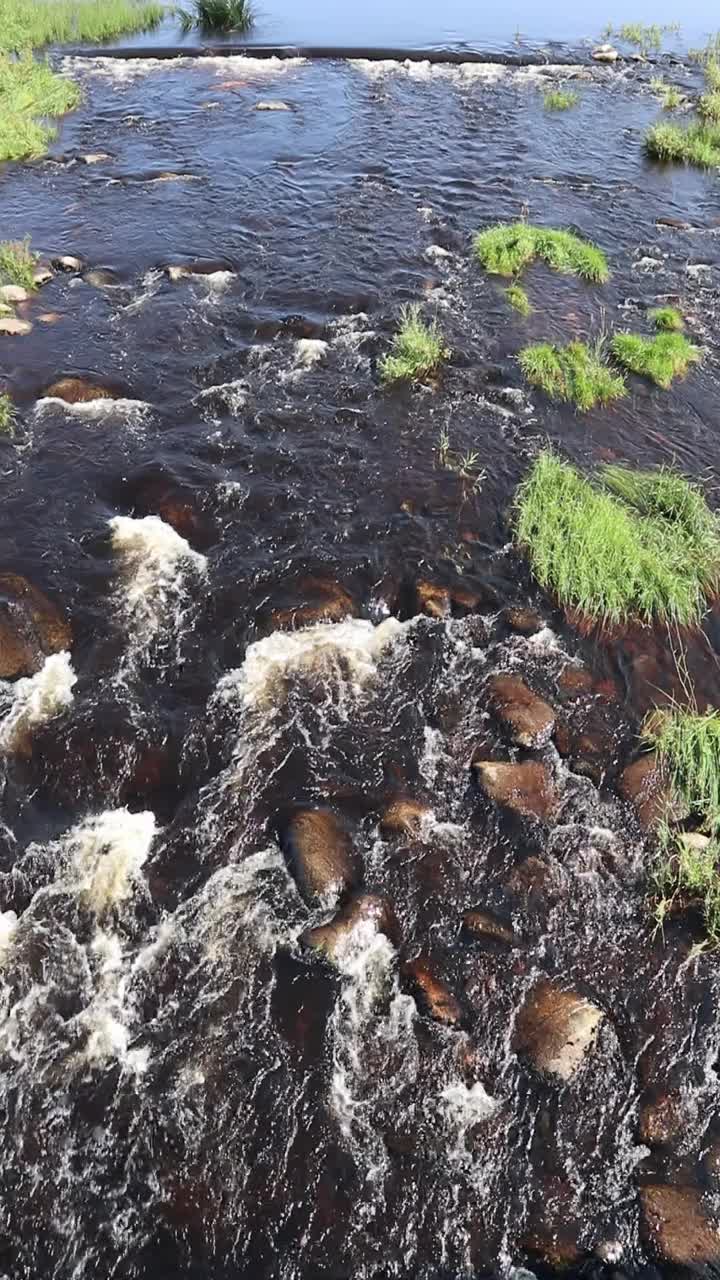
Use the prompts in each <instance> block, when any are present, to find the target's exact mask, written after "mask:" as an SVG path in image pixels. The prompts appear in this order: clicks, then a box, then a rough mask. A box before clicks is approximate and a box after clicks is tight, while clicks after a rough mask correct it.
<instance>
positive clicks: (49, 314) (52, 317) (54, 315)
mask: <svg viewBox="0 0 720 1280" xmlns="http://www.w3.org/2000/svg"><path fill="white" fill-rule="evenodd" d="M37 319H38V320H39V322H40V324H57V322H58V320H62V316H61V314H60V312H59V311H41V312H40V315H39V316H38V317H37Z"/></svg>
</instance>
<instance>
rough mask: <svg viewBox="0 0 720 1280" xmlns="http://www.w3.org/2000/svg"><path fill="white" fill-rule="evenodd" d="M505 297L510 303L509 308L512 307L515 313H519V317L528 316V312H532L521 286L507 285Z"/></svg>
mask: <svg viewBox="0 0 720 1280" xmlns="http://www.w3.org/2000/svg"><path fill="white" fill-rule="evenodd" d="M505 297H506V298H507V300H508V302H509V303H510V306H511V307H514V309H515V310H516V311H519V312H520V315H521V316H529V315H530V312H531V311H532V306H531V304H530V299H529V298H528V296H527V294H526V292H525V290H524V289H523V288H522V286H521V285H519V284H511V285H508V287H507V289H506V290H505Z"/></svg>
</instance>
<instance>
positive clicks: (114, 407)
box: [35, 396, 152, 427]
mask: <svg viewBox="0 0 720 1280" xmlns="http://www.w3.org/2000/svg"><path fill="white" fill-rule="evenodd" d="M57 409H60V410H62V412H63V413H67V414H70V416H71V417H73V418H85V419H87V420H88V421H89V422H107V421H108V420H110V419H120V418H122V419H124V421H125V424H126V426H129V427H138V426H140V424H141V423H143V422H145V420H146V419H147V418H148V416H149V414H150V413H151V411H152V405H151V404H148V402H147V400H130V399H126V398H125V397H122V396H121V397H120V398H119V399H117V400H109V399H105V398H103V399H97V400H80V401H78V403H77V404H69V403H68V401H67V400H61V399H60V398H59V397H58V396H41V397H40V399H39V400H38V401H37V403H36V405H35V413H36V415H37V417H42V416H43V415H44V414H46V413H48V412H49V411H52V410H57Z"/></svg>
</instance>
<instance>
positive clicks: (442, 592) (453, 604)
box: [415, 581, 480, 618]
mask: <svg viewBox="0 0 720 1280" xmlns="http://www.w3.org/2000/svg"><path fill="white" fill-rule="evenodd" d="M479 604H480V596H479V595H478V594H477V592H474V591H468V590H466V589H465V588H464V587H459V586H454V587H447V586H443V585H441V584H440V583H438V582H424V581H421V582H417V583H416V584H415V611H416V612H417V613H426V614H428V616H429V617H431V618H448V617H450V615H451V613H452V612H453V611H456V612H459V613H461V614H463V613H472V612H473V610H475V609H477V608H478V606H479Z"/></svg>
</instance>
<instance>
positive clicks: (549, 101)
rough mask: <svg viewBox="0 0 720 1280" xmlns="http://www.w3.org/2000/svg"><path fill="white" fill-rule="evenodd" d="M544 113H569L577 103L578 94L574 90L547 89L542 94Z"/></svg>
mask: <svg viewBox="0 0 720 1280" xmlns="http://www.w3.org/2000/svg"><path fill="white" fill-rule="evenodd" d="M543 103H544V105H545V110H546V111H569V110H570V107H574V106H576V105H577V103H578V94H577V93H576V92H575V90H574V89H548V91H547V93H545V94H543Z"/></svg>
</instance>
